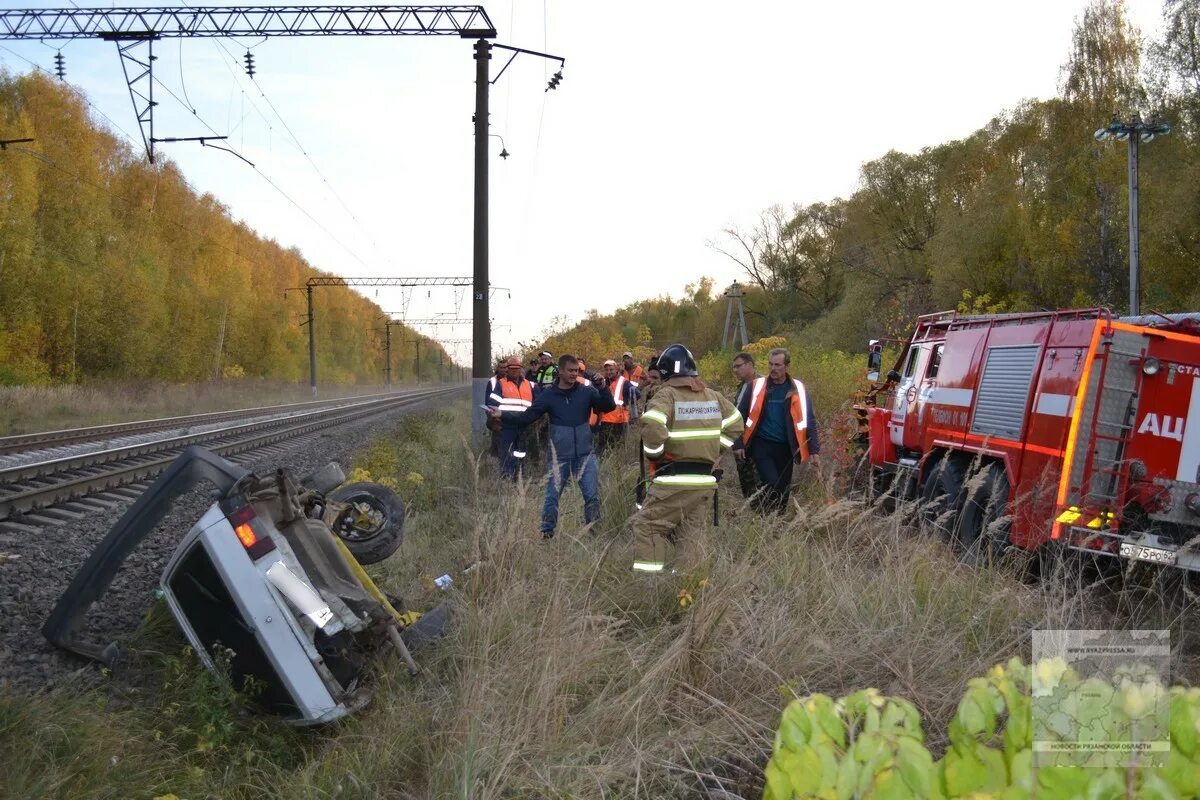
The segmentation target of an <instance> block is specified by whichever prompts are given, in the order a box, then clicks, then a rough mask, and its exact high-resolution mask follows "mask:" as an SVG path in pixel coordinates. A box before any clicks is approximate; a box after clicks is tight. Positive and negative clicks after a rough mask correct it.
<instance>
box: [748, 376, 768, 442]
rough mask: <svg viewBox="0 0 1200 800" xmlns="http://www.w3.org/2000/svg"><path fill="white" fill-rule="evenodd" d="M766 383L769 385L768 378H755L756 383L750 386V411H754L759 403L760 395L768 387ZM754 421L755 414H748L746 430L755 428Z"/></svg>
mask: <svg viewBox="0 0 1200 800" xmlns="http://www.w3.org/2000/svg"><path fill="white" fill-rule="evenodd" d="M766 385H767V379H766V378H755V379H754V385H753V386H751V387H750V411H751V412H753V411H754V407H755V406H756V405H758V396H759V395H761V394H762V392H763V389H764V388H766ZM754 422H755V419H754V414H753V413H751V414H748V415H747V416H746V430H749V429H750V428H753V427H754Z"/></svg>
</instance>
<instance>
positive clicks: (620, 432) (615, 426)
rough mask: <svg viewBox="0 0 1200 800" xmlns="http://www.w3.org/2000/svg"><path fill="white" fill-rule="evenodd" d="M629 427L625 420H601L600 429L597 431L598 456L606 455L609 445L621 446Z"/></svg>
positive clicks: (596, 448) (596, 445) (596, 447)
mask: <svg viewBox="0 0 1200 800" xmlns="http://www.w3.org/2000/svg"><path fill="white" fill-rule="evenodd" d="M627 427H628V425H626V423H624V422H601V423H600V427H599V429H598V430H597V431H596V444H595V450H596V455H597V457H599V456H602V455H604V451H606V450H607V449H608V448H609V447H620V446H621V443H622V442H624V441H625V429H626V428H627Z"/></svg>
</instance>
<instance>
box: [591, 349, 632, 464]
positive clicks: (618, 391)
mask: <svg viewBox="0 0 1200 800" xmlns="http://www.w3.org/2000/svg"><path fill="white" fill-rule="evenodd" d="M604 383H605V384H607V390H608V392H609V394H611V395H612V398H613V402H614V403H616V405H617V407H616V408H614V409H613V410H612V411H608V412H605V413H603V414H601V415H600V416H599V417H598V418H597V422H598V423H599V427H598V428H597V430H596V456H597V458H598V457H600V456H602V455H604V451H605V450H607V449H608V447H609V446H614V445H615V446H618V447H619V446H620V444H621V442H623V441H625V431H626V430H627V429H628V428H629V412H630V409H632V408H633V404H634V391H633V384H632V383H631V382H630V381H629V380H627V379H626V378H625V376H624V375H622V374H621V372H620V370H619V369H618V368H617V362H615V361H613V360H612V359H611V358H610V359H609V360H608V361H605V362H604ZM601 391H604V390H603V389H602V390H601Z"/></svg>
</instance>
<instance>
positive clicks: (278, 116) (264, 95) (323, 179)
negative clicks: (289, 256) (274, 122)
mask: <svg viewBox="0 0 1200 800" xmlns="http://www.w3.org/2000/svg"><path fill="white" fill-rule="evenodd" d="M213 41H214V42H215V43H216V44H217V45H218V46H219V47H220V48H221V49H222V50H223V51H225V55H226V56H228V57H229V59H230V60H232V61H233V62H234V63H235V64H236V63H237V62H236V59H234V57H233V54H232V53H230V52H229V49H228V48H227V47H225V45H224V43H222V42H221V41H220V40H219V39H214V40H213ZM234 74H235V76H236V73H234ZM250 82H251V84H252V85H253V86H254V88H255V89H257V90H258V93H259V96H261V97H262V99H263V100H264V101H265V102H266V104H267V106H268V107H269V108H270V109H271V112H272V113H273V114H274V115H275V118H276V119H278V120H279V124H280V125H282V126H283V129H284V131H286V132H287V135H288V136H290V137H291V139H292V142H293V143H294V144H295V146H296V148H297V149H298V150H299V151H300V153H301V154H302V155H303V156H304V158H305V160H306V161H308V164H309V166H311V167H312V169H313V172H314V173H316V175H317V177H318V178H319V179H320V180H321V182H322V183H323V184H325V188H326V189H328V190H329V193H330V194H331V195H332V196H333V198H334V199H335V200H336V201H337V202H338V205H340V206H341V207H342V210H343V211H345V212H346V215H347V216H348V217H349V218H350V219H351V220H352V221H353V222H354V224H355V225H357V226H358V227H359V229H360V230H361V231H362V232H363V233H365V234H366V235H367V240H368V241H369V242H370V244H371V246H372V247H373V248H375V250H376V252H377V253H379V255H381V256H383V257H384V259H385V260H387V261H390V259H388V257H387V255H386V254H385V253H384V252H383V251H382V249H380V247H379V245H378V243H377V242H376V240H375V236H374V235H373V234H372V233H371V231H369V230H368V229H367V228H366V226H365V225H363V223H362V221H361V220H359V218H358V216H357V215H356V214H355V213H354V211H353V210H352V209H351V208H350V206H349V204H348V203H347V202H346V201H345V199H344V198H343V197H342V195H341V194H340V193H339V192H338V191H337V189H336V188H334V186H333V184H332V183H331V182H330V181H329V179H328V178H327V177H325V173H324V172H322V171H321V168H320V167H319V166H318V165H317V162H316V161H315V160H314V159H313V157H312V156H311V155H310V154H309V152H308V149H307V148H306V147H305V146H304V145H303V144H302V143H301V142H300V138H299V137H298V136H297V135H296V133H295V131H293V130H292V127H291V126H290V125H288V123H287V120H285V119H284V118H283V115H282V114H280V113H279V109H278V108H276V107H275V103H273V102H272V101H271V98H270V97H268V96H267V93H266V90H264V89H263V87H262V85H261V84H260V83H259V82H258V81H256V80H254V79H253V78H251V80H250ZM251 104H252V105H253V104H254V101H253V98H251ZM255 107H256V108H257V106H255ZM264 119H265V117H264Z"/></svg>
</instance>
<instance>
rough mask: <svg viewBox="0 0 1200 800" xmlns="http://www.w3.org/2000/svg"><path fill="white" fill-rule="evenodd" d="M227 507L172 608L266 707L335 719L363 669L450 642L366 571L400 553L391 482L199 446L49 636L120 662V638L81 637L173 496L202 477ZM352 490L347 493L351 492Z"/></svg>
mask: <svg viewBox="0 0 1200 800" xmlns="http://www.w3.org/2000/svg"><path fill="white" fill-rule="evenodd" d="M205 480H207V481H209V482H211V483H212V484H213V485H214V486H215V487H216V490H217V491H216V495H217V501H216V502H215V503H213V504H212V506H210V507H209V509H208V511H207V512H206V513H205V514H204V515H203V516H202V517H201V519H200V520H199V521H198V522H196V524H195V525H194V526H192V528H191V530H189V531H188V532H187V534H186V535H185V536H183V538H182V539H181V540H180V542H179V544H178V546H177V547H176V548H175V551H174V553H173V555H172V556H171V558H170V560H169V561H168V563H167V565H166V568H165V569H164V570H163V574H162V580H161V588H162V592H163V596H164V598H165V601H166V603H167V606H168V607H169V608H170V611H171V614H172V615H173V616H174V618H175V620H176V621H177V622H178V624H179V627H180V629H181V630H182V631H183V634H184V636H185V637H186V638H187V640H188V641H189V642H190V643H191V645H192V647H193V648H194V649H195V651H196V653H197V654H199V657H200V658H201V659H202V660H203V662H204V664H205V665H206V666H207V667H208V668H210V669H212V668H213V661H212V658H211V655H210V654H211V653H212V651H213V649H214V648H215V647H217V646H218V645H219V646H221V647H224V648H228V649H229V650H231V651H232V652H233V655H232V659H231V662H230V670H231V673H232V674H231V677H232V678H234V679H235V680H237V681H238V682H239V685H242V681H244V680H245V679H252V680H253V681H254V683H255V685H257V686H260V687H262V691H261V692H260V693H259V694H258V695H257V697H256V698H255V699H256V700H257V701H258V702H259V703H260V704H261V705H262V706H263V707H264V708H265V709H266V710H268V711H270V712H272V713H275V714H278V715H280V716H281V717H283V718H284V719H285V720H288V721H289V722H292V723H295V724H319V723H325V722H330V721H332V720H335V719H338V718H340V717H343V716H345V715H346V714H348V713H351V712H352V711H354V710H355V709H357V708H359V707H361V706H362V705H363V704H364V703H365V702H366V699H367V695H366V693H365V690H364V689H363V687H362V685H361V676H362V672H363V668H364V666H365V665H366V664H367V663H368V661H369V659H370V657H371V656H372V655H373V654H374V653H377V652H378V651H379V650H380V649H381V647H384V646H387V645H391V646H393V647H395V648H396V649H397V651H398V652H399V653H400V655H401V656H402V657H403V658H404V660H405V662H406V664H407V665H408V668H409V671H410V673H413V674H415V673H416V671H417V667H416V664H415V662H413V660H412V657H411V655H410V654H409V645H415V644H417V643H419V642H423V641H426V640H428V639H430V638H432V637H435V636H437V635H440V633H441V630H442V629H443V627H444V625H445V613H446V609H445V607H444V606H438V607H437V608H435V609H433V610H432V611H430V612H429V613H427V614H424V615H418V614H415V613H413V612H405V613H401V611H399V610H397V609H396V608H395V607H394V605H393V603H392V601H391V600H389V598H388V597H387V596H386V595H384V593H383V592H381V591H380V590H379V589H378V588H377V587H376V586H375V584H374V582H373V581H372V580H371V579H370V577H369V576H368V575H367V574H366V572H365V571H364V570H363V569H362V566H361V564H370V563H374V562H376V561H380V560H382V559H384V558H386V557H387V556H388V555H390V554H391V553H392V552H394V551H395V549H396V548H397V547H398V546H399V545H400V542H401V539H402V537H403V529H404V506H403V504H402V503H401V502H400V500H399V498H398V497H396V496H395V494H393V493H392V492H391V491H390V490H388V489H387V488H385V487H383V486H379V485H377V484H370V483H356V484H348V485H345V486H341V484H342V483H343V481H344V480H345V475H344V474H343V472H342V470H341V468H340V467H338V466H337V465H336V464H329V465H328V466H326V467H325V468H323V469H321V470H319V471H318V472H316V473H314V474H312V475H310V476H308V477H306V478H303V479H301V480H300V481H295V480H293V478H292V477H291V476H290V475H289V474H288V473H287V472H286V471H285V470H282V469H280V470H277V471H276V473H275V474H274V475H270V476H265V477H260V476H257V475H255V474H253V473H250V472H247V471H246V470H245V469H243V468H242V467H240V466H238V465H236V464H233V463H232V462H229V461H226V460H225V459H223V458H220V457H219V456H216V455H213V454H212V453H210V452H208V451H207V450H204V449H202V448H199V447H192V448H189V449H188V450H186V451H185V452H184V453H183V454H182V455H181V456H180V457H179V458H178V459H176V461H175V463H173V464H172V465H171V467H170V468H169V469H168V470H167V471H166V472H164V473H163V474H162V475H161V476H160V477H159V478H158V480H156V481H155V482H154V484H153V485H152V486H150V487H149V488H148V489H147V490H146V492H145V493H144V494H143V495H142V496H141V497H139V498H138V500H137V501H136V502H135V503H134V504H133V505H132V506H131V507H130V508H129V510H128V511H127V512H126V513H125V514H124V515H123V516H122V517H121V519H120V520H118V522H117V523H116V525H114V526H113V528H112V530H110V531H109V533H108V535H107V536H105V538H104V540H103V541H102V542H101V543H100V544H99V545H98V546H97V548H96V549H95V550H94V551H93V552H92V554H91V556H90V557H89V558H88V560H87V561H86V562H85V563H84V564H83V566H82V567H81V568H80V571H79V573H78V574H77V575H76V576H75V578H74V580H73V581H72V582H71V585H70V586H69V587H68V588H67V590H66V592H64V593H63V596H62V597H61V598H60V599H59V601H58V603H57V605H56V606H55V608H54V610H53V611H52V612H51V614H50V617H49V618H48V619H47V621H46V623H45V625H44V626H43V628H42V632H43V633H44V634H45V636H46V637H47V638H48V639H49V640H50V641H51V642H53V643H54V644H56V645H58V646H59V647H62V648H65V649H67V650H70V651H72V652H75V653H78V654H81V655H84V656H87V657H89V658H93V659H96V660H98V661H101V662H103V663H105V664H108V665H110V666H111V665H112V664H113V663H114V662H115V661H116V660H117V658H118V656H119V652H118V649H117V647H116V645H115V644H111V643H110V644H107V645H98V644H93V643H88V642H87V641H84V640H82V639H80V638H79V636H78V631H79V628H80V627H82V624H83V619H84V616H85V615H86V613H87V610H88V608H89V607H90V606H91V605H92V603H94V602H95V601H96V600H97V599H98V598H99V597H100V596H101V595H102V594H103V593H104V592H105V591H106V590H107V588H108V586H109V584H110V583H111V582H112V580H113V577H114V576H115V575H116V573H117V570H118V569H119V567H120V566H121V564H122V563H123V562H124V560H125V559H126V558H127V557H128V556H129V554H130V553H131V552H132V551H133V550H134V549H135V548H136V547H137V545H138V544H139V543H140V542H141V541H142V540H143V539H144V538H145V537H146V536H147V535H148V534H149V533H150V532H151V531H152V530H154V528H155V527H156V525H157V524H158V522H159V521H160V520H161V519H162V518H163V516H164V515H165V514H166V513H167V511H168V510H169V509H170V507H171V505H172V503H173V502H174V500H175V499H176V498H177V497H178V496H179V495H180V494H182V493H183V492H186V491H188V490H189V489H192V488H193V487H195V486H196V485H197V484H198V483H200V482H201V481H205ZM339 487H340V488H339Z"/></svg>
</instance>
